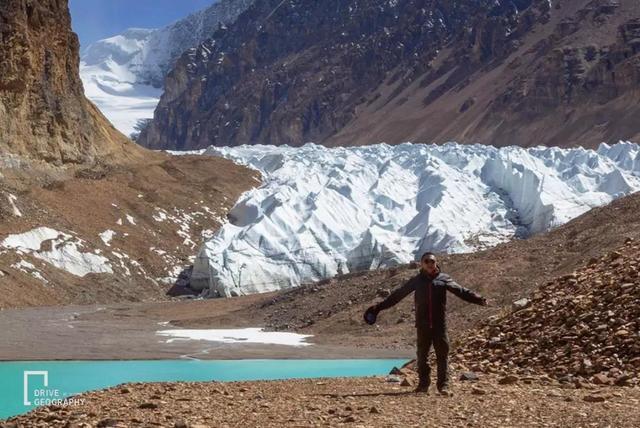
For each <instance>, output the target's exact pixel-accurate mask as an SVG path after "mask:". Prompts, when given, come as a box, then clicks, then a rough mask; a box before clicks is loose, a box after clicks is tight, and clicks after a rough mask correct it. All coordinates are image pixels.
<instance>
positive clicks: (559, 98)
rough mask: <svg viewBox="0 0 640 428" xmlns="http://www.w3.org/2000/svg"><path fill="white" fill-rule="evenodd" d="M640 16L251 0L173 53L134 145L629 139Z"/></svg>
mask: <svg viewBox="0 0 640 428" xmlns="http://www.w3.org/2000/svg"><path fill="white" fill-rule="evenodd" d="M639 18H640V5H639V4H638V2H636V1H635V0H553V1H548V0H500V1H489V0H481V1H475V0H474V1H470V0H464V1H457V2H449V1H439V0H399V1H378V0H351V1H348V2H343V1H332V2H329V3H326V2H322V3H320V2H314V1H310V0H287V1H280V0H258V1H256V2H255V4H254V5H252V6H251V7H250V8H249V9H248V10H247V11H246V12H245V13H243V14H242V15H241V16H240V17H239V18H238V21H237V22H236V23H235V24H234V25H231V26H229V28H228V29H223V30H220V31H219V32H217V33H216V34H215V36H214V40H211V41H209V42H205V43H203V44H202V45H201V46H199V47H198V48H197V49H195V50H193V51H190V52H187V53H186V54H185V55H183V56H182V58H181V59H180V60H179V61H178V62H177V64H176V67H175V69H174V70H173V71H172V72H171V73H170V74H169V76H168V78H167V82H166V87H165V89H166V91H165V93H164V94H163V97H162V98H161V101H160V103H159V105H158V107H157V109H156V111H155V113H154V121H153V122H152V124H151V126H150V127H149V128H148V129H147V131H146V132H144V133H143V134H142V135H141V138H140V142H141V144H143V145H145V146H147V147H155V148H174V149H187V148H203V147H206V146H208V145H210V144H215V145H237V144H245V143H247V144H256V143H262V144H290V145H301V144H304V143H305V142H308V141H313V142H316V143H320V144H325V145H351V144H371V143H377V142H387V143H391V144H395V143H400V142H404V141H416V142H432V141H433V142H445V141H451V140H454V141H458V142H462V143H469V142H476V143H491V144H494V145H498V146H503V145H507V144H518V145H523V146H530V145H534V144H541V143H542V144H547V145H560V146H574V145H584V146H588V147H593V146H595V145H597V144H598V143H600V142H602V141H608V142H615V141H617V140H618V139H634V138H637V137H639V136H640V127H639V125H638V121H637V120H636V118H637V117H638V114H639V112H638V105H637V102H636V100H637V98H638V89H639V84H640V71H639V70H640V62H639V61H640V60H639V53H640V42H639V40H640V33H639V31H640V21H639Z"/></svg>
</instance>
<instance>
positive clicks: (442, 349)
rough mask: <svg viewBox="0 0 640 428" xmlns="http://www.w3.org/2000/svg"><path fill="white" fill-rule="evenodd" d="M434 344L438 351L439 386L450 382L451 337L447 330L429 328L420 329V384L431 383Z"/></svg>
mask: <svg viewBox="0 0 640 428" xmlns="http://www.w3.org/2000/svg"><path fill="white" fill-rule="evenodd" d="M431 345H433V349H434V350H435V351H436V361H437V363H438V383H437V386H438V388H442V386H444V385H448V384H449V370H448V357H449V337H448V336H447V332H446V331H444V332H435V333H434V332H432V331H430V330H428V329H418V358H417V363H418V377H419V379H420V385H429V384H430V383H431V378H430V375H431V367H430V366H429V350H430V349H431Z"/></svg>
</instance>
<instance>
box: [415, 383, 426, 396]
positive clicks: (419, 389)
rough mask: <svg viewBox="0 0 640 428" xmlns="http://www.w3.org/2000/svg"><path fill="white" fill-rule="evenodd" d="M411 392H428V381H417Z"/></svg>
mask: <svg viewBox="0 0 640 428" xmlns="http://www.w3.org/2000/svg"><path fill="white" fill-rule="evenodd" d="M413 392H421V393H424V394H426V393H428V392H429V384H428V383H419V384H418V386H416V389H414V390H413Z"/></svg>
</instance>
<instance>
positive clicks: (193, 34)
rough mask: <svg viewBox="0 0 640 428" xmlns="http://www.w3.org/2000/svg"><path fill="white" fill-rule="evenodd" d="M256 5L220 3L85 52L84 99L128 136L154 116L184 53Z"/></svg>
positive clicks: (236, 0) (234, 0) (242, 0)
mask: <svg viewBox="0 0 640 428" xmlns="http://www.w3.org/2000/svg"><path fill="white" fill-rule="evenodd" d="M251 3H253V0H220V1H215V2H213V4H212V5H211V6H209V7H207V8H206V9H203V10H201V11H198V12H196V13H193V14H191V15H189V16H187V17H185V18H183V19H180V20H179V21H176V22H174V23H172V24H169V25H167V26H166V27H163V28H159V29H144V28H130V29H128V30H127V31H125V32H123V33H122V34H118V35H115V36H113V37H109V38H107V39H103V40H99V41H97V42H95V43H93V44H91V45H89V46H87V47H86V49H84V50H83V52H82V54H81V56H80V60H81V61H80V77H81V78H82V81H83V83H84V88H85V94H86V95H87V97H88V98H89V99H90V100H92V101H93V102H94V103H96V105H97V106H98V107H99V108H100V111H102V113H103V114H105V115H106V116H107V118H108V119H109V120H110V121H111V123H113V124H114V126H115V127H116V128H117V129H118V130H120V131H121V132H123V133H124V134H126V135H131V134H132V133H134V132H135V130H136V125H137V124H138V122H139V121H140V120H143V119H148V118H151V117H153V110H154V108H155V106H156V104H157V103H158V100H159V99H160V95H161V94H162V87H163V83H164V79H165V76H166V75H167V73H168V72H169V71H170V70H171V68H172V67H173V65H174V63H175V61H176V60H177V59H178V58H179V57H180V55H182V54H183V53H184V52H185V51H186V50H188V49H191V48H195V47H196V46H198V45H199V44H200V43H201V42H203V41H204V40H206V39H208V38H210V37H211V35H212V34H213V33H214V32H215V31H216V30H218V29H219V28H220V27H224V26H225V25H226V24H230V23H232V22H233V21H234V20H235V19H236V18H237V17H238V15H239V14H240V13H242V12H243V11H244V10H245V9H246V8H247V7H248V6H249V5H250V4H251Z"/></svg>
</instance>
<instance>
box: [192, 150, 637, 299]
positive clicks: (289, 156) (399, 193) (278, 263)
mask: <svg viewBox="0 0 640 428" xmlns="http://www.w3.org/2000/svg"><path fill="white" fill-rule="evenodd" d="M206 154H208V155H214V156H222V157H225V158H228V159H231V160H233V161H235V162H238V163H240V164H244V165H247V166H249V167H251V168H254V169H257V170H258V171H260V172H261V173H262V175H263V183H264V184H263V185H262V186H261V187H259V188H257V189H253V190H251V191H249V192H246V193H245V194H244V195H243V196H242V197H241V198H240V200H239V201H238V202H237V203H236V205H235V206H234V208H233V209H232V210H231V212H230V213H229V216H228V217H229V223H227V224H225V225H224V226H223V227H222V228H221V229H220V230H219V231H218V232H217V233H216V234H215V235H214V236H213V238H212V239H211V240H209V241H208V242H206V244H205V245H204V246H203V247H202V248H201V250H200V253H199V255H198V257H197V258H196V262H195V265H194V270H193V277H192V287H193V286H195V287H198V286H200V287H202V288H209V289H210V290H211V291H210V294H212V295H222V296H230V295H234V294H245V293H254V292H263V291H270V290H275V289H280V288H286V287H291V286H296V285H299V284H301V283H303V282H306V281H315V280H320V279H322V278H326V277H331V276H333V275H336V274H338V273H347V272H349V271H353V270H360V269H371V268H377V267H384V266H390V265H395V264H398V263H407V262H409V261H411V260H414V259H415V257H416V256H417V255H419V254H421V253H422V252H423V251H427V250H430V251H437V252H443V251H444V252H469V251H475V250H478V249H482V248H486V247H489V246H493V245H496V244H498V243H501V242H505V241H508V240H510V239H513V238H514V237H526V236H528V235H531V234H534V233H539V232H543V231H546V230H548V229H550V228H553V227H555V226H558V225H560V224H563V223H566V222H567V221H569V220H571V219H573V218H575V217H577V216H579V215H580V214H582V213H584V212H585V211H587V210H589V209H590V208H593V207H596V206H600V205H604V204H607V203H609V202H611V201H612V200H613V199H615V198H618V197H621V196H623V195H627V194H629V193H631V192H635V191H638V190H640V147H639V146H638V145H636V144H632V143H620V144H616V145H613V146H608V145H602V146H600V148H599V149H598V150H597V151H594V150H587V149H583V148H574V149H559V148H555V147H551V148H550V147H534V148H529V149H525V148H520V147H504V148H495V147H491V146H483V145H458V144H454V143H449V144H445V145H441V146H436V145H423V144H409V143H407V144H401V145H398V146H389V145H386V144H377V145H371V146H363V147H339V148H325V147H322V146H318V145H314V144H307V145H305V146H303V147H300V148H294V147H289V146H279V147H274V146H239V147H232V148H228V147H224V148H220V147H210V148H209V149H207V151H206V152H205V155H206Z"/></svg>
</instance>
